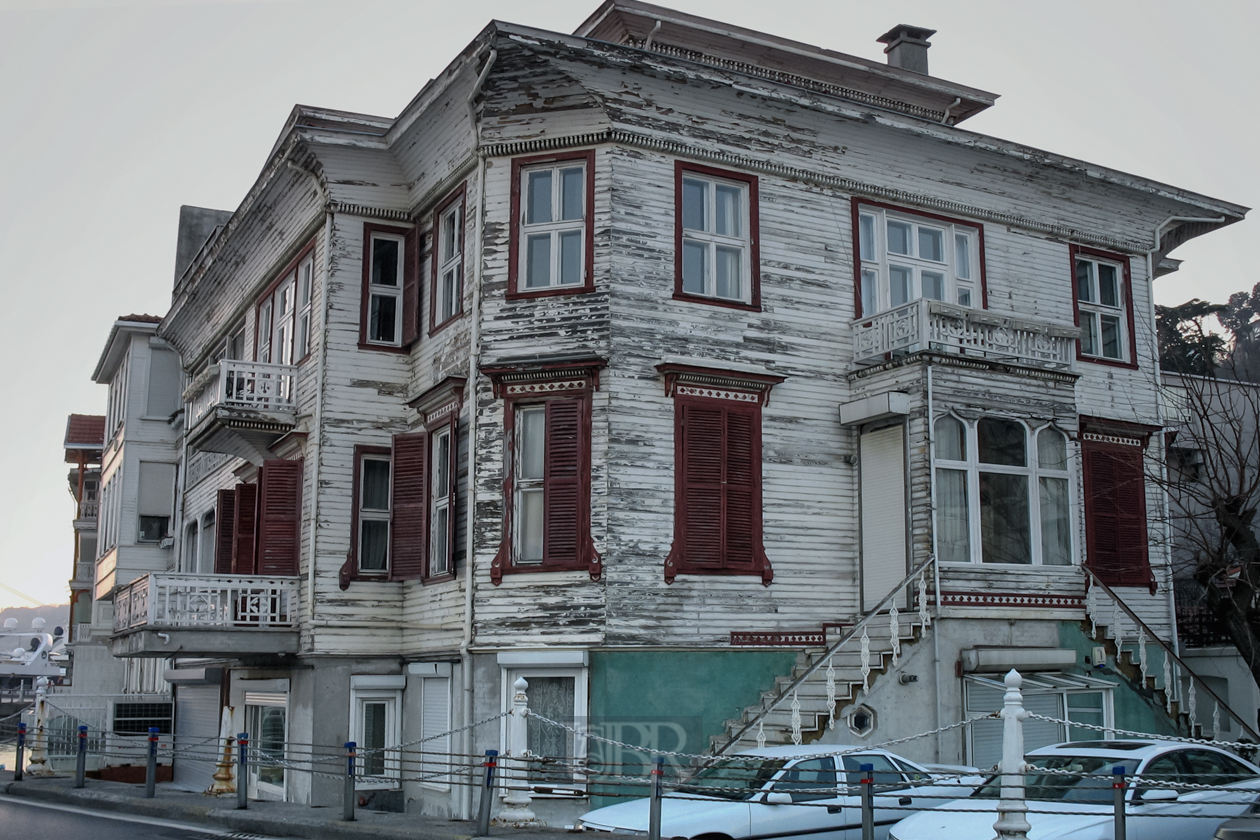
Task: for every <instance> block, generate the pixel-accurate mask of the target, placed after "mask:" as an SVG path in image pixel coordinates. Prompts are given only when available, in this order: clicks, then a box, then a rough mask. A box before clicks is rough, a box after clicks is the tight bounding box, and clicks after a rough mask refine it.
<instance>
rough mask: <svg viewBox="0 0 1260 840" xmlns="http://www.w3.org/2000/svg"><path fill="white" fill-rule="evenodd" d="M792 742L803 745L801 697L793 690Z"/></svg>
mask: <svg viewBox="0 0 1260 840" xmlns="http://www.w3.org/2000/svg"><path fill="white" fill-rule="evenodd" d="M792 743H793V744H795V745H796V746H798V747H799V746H800V745H801V699H800V698H799V697H797V696H796V692H795V691H793V692H792Z"/></svg>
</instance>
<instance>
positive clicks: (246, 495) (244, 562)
mask: <svg viewBox="0 0 1260 840" xmlns="http://www.w3.org/2000/svg"><path fill="white" fill-rule="evenodd" d="M235 507H236V509H235V511H234V512H233V515H234V521H233V525H232V574H234V575H252V574H254V568H255V565H254V564H255V556H254V553H255V549H256V548H257V541H256V540H257V530H258V528H257V526H258V485H257V484H238V485H236V506H235Z"/></svg>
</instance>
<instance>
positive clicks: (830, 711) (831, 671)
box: [827, 659, 836, 729]
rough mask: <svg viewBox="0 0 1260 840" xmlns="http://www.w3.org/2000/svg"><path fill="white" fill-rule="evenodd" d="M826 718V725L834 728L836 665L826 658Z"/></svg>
mask: <svg viewBox="0 0 1260 840" xmlns="http://www.w3.org/2000/svg"><path fill="white" fill-rule="evenodd" d="M827 719H828V727H829V728H831V729H835V728H836V666H835V663H833V662H832V661H831V660H830V659H828V660H827Z"/></svg>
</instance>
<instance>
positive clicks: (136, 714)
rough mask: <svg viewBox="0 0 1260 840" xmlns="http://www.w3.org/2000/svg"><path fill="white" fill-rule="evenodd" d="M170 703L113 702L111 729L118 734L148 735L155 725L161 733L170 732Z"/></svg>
mask: <svg viewBox="0 0 1260 840" xmlns="http://www.w3.org/2000/svg"><path fill="white" fill-rule="evenodd" d="M171 712H172V704H171V703H115V704H114V726H113V729H114V731H115V732H117V733H118V734H119V735H148V734H149V727H152V726H156V727H157V728H158V732H159V733H160V734H162V735H170V734H171V719H172V714H171Z"/></svg>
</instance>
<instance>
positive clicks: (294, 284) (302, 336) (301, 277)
mask: <svg viewBox="0 0 1260 840" xmlns="http://www.w3.org/2000/svg"><path fill="white" fill-rule="evenodd" d="M314 275H315V245H314V243H312V244H310V245H307V246H306V248H304V249H303V251H302V253H301V254H299V255H298V257H297V259H296V260H294V261H293V262H291V263H290V264H289V265H288V266H287V267H286V268H285V269H284V270H283V271H281V272H280V276H279V278H278V279H277V280H276V281H275V282H274V283H272V284H271V287H270V288H268V289H267V291H266V293H264V294H263V296H262V298H260V299H259V301H258V304H257V313H258V314H257V324H256V329H257V333H256V339H255V353H254V358H255V359H256V360H257V361H259V362H262V363H264V364H276V365H291V364H294V363H296V362H300V361H301V360H302V359H304V358H306V356H307V354H308V353H309V352H310V349H311V298H312V295H313V294H314V283H315V277H314ZM240 341H241V336H239V335H238V334H236V332H235V331H233V333H232V334H229V335H228V337H227V338H226V339H225V341H224V345H223V347H222V350H221V351H220V352H221V353H222V358H224V359H239V358H241V356H242V355H243V354H242V352H241V351H242V350H243V349H244V348H243V347H240V346H238V345H239V343H240Z"/></svg>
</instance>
